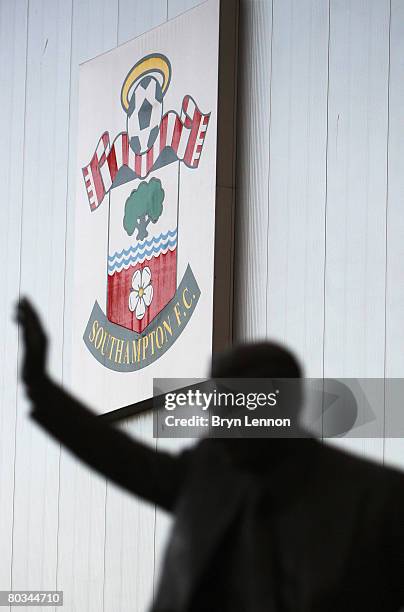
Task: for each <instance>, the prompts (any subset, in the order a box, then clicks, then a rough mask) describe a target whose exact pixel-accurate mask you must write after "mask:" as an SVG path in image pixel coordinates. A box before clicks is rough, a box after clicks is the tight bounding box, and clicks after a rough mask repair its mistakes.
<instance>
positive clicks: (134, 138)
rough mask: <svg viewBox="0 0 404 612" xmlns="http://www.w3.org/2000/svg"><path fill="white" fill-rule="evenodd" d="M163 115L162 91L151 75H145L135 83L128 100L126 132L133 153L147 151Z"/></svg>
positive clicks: (155, 135)
mask: <svg viewBox="0 0 404 612" xmlns="http://www.w3.org/2000/svg"><path fill="white" fill-rule="evenodd" d="M162 115H163V92H162V89H161V86H160V83H159V82H158V81H157V79H156V78H155V77H153V76H150V75H146V76H144V77H143V78H142V79H141V81H140V82H139V83H138V84H137V85H136V87H135V89H134V90H133V93H132V96H131V98H130V101H129V107H128V119H127V132H128V136H129V144H130V147H131V149H132V150H133V151H134V153H137V154H140V153H145V152H146V151H148V150H149V149H150V148H151V147H152V146H153V143H154V141H155V140H156V138H157V135H158V132H159V127H160V123H161V117H162Z"/></svg>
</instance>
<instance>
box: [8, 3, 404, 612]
mask: <svg viewBox="0 0 404 612" xmlns="http://www.w3.org/2000/svg"><path fill="white" fill-rule="evenodd" d="M197 3H198V2H197V1H196V0H193V1H192V0H151V1H150V2H144V0H1V2H0V99H1V109H2V113H1V114H0V134H1V136H2V147H1V149H0V179H1V184H2V193H3V198H2V204H1V206H0V256H1V262H2V276H1V279H2V283H1V285H2V299H1V301H0V337H1V339H2V342H1V347H0V377H1V379H0V402H1V403H0V440H1V445H0V507H1V509H2V511H1V512H0V545H1V551H2V554H1V556H0V589H8V588H14V589H45V588H47V589H51V588H59V589H64V591H65V601H66V604H65V607H66V609H68V610H69V611H70V610H71V611H80V612H84V611H86V612H91V611H93V610H94V611H97V612H99V611H100V610H104V611H105V612H114V611H116V612H118V611H119V612H126V611H128V612H129V610H135V611H136V612H138V611H139V612H141V611H142V610H145V609H146V607H147V603H148V602H149V601H150V598H151V595H152V591H153V583H154V580H155V576H156V572H157V567H158V562H159V558H160V551H161V547H162V542H163V540H164V537H165V534H166V531H167V526H168V523H167V520H166V519H165V518H164V517H163V516H162V515H161V514H160V513H156V511H155V509H154V508H153V507H151V506H147V505H146V504H143V503H141V502H138V501H136V500H135V499H133V498H132V497H130V496H129V495H126V494H124V493H123V492H121V491H120V490H118V489H117V488H116V487H114V486H113V485H111V484H110V483H106V482H105V481H104V480H103V479H102V478H99V477H98V476H95V475H94V474H92V473H91V472H89V471H87V469H85V468H83V466H82V465H81V464H79V463H78V462H76V461H75V460H74V459H73V458H72V457H71V456H70V455H69V454H68V453H66V452H65V451H61V449H60V447H59V445H57V444H55V443H54V442H53V441H52V440H49V439H48V438H47V436H46V435H45V434H44V433H42V432H41V431H40V430H39V429H38V428H36V427H33V426H32V423H31V422H30V421H29V419H28V418H27V402H26V400H25V398H24V396H23V394H22V392H21V390H20V388H19V387H18V386H17V362H18V358H19V349H20V342H19V337H18V334H17V329H16V327H15V325H14V324H13V323H12V321H11V316H12V307H13V305H14V303H15V301H16V299H17V297H18V295H20V294H25V295H29V296H30V297H32V298H33V300H34V301H35V302H36V303H37V304H38V305H39V306H40V309H41V312H42V313H43V316H44V319H45V320H46V323H47V326H48V329H49V331H50V335H51V337H52V371H53V373H54V375H55V376H56V377H58V378H59V379H61V378H63V377H64V378H66V379H67V377H68V373H69V352H68V346H69V343H68V342H67V341H66V342H65V339H66V340H67V339H68V338H69V333H70V322H71V277H72V260H73V258H72V253H73V248H74V235H73V209H74V198H73V194H74V183H75V176H74V174H75V170H76V168H75V146H76V136H77V134H76V119H77V78H78V65H79V63H80V62H83V61H85V60H88V59H90V58H92V57H94V56H96V55H98V54H99V53H102V52H103V51H106V50H108V49H111V48H113V47H115V46H117V45H119V44H121V43H123V42H125V41H126V40H128V39H130V38H132V37H134V36H136V35H138V34H140V33H141V32H143V31H146V30H148V29H150V28H151V27H153V26H156V25H158V24H160V23H163V22H164V21H166V20H167V19H170V18H172V17H175V16H176V15H177V14H179V13H180V12H182V11H184V10H186V9H188V8H190V7H191V6H192V5H195V4H197ZM241 5H242V7H241V9H242V15H241V25H242V37H241V50H240V70H241V71H240V96H239V154H238V176H239V180H238V191H239V195H238V210H237V236H236V257H237V261H236V292H235V302H236V338H238V339H249V338H258V337H265V336H266V337H271V338H278V339H281V340H283V341H285V342H287V343H288V344H289V345H291V346H292V348H294V349H295V350H296V351H297V352H298V354H299V355H300V356H301V357H302V358H303V360H304V362H305V364H306V372H307V374H308V375H311V376H321V375H323V374H324V375H326V376H363V377H365V376H374V377H382V376H384V375H387V376H397V377H398V376H403V375H404V358H403V356H402V355H403V351H402V346H403V343H404V318H403V315H402V313H403V312H404V283H403V281H402V274H403V264H402V262H403V260H404V246H403V245H404V239H403V238H404V215H403V212H402V211H403V206H402V203H403V201H404V178H403V177H404V173H403V171H402V168H403V167H404V145H403V143H404V138H403V136H404V133H403V132H404V123H403V121H402V104H403V103H402V101H403V99H404V78H403V77H404V30H403V28H404V26H403V24H404V4H403V2H402V1H401V0H391V3H390V2H389V0H330V2H328V0H273V1H272V0H262V1H258V0H255V1H254V0H249V1H248V0H242V2H241ZM150 425H151V424H150V418H148V417H142V418H141V419H137V420H134V421H131V422H127V423H125V424H123V426H124V427H125V428H127V430H129V431H130V432H133V433H134V434H136V435H143V436H146V437H148V438H149V439H150V441H151V430H150ZM351 447H352V448H354V450H356V451H357V452H360V453H365V454H370V455H372V456H375V457H377V458H378V459H379V460H385V461H394V462H397V463H399V464H403V465H404V452H403V451H402V448H401V445H400V444H399V441H397V440H369V439H363V440H355V443H354V444H353V443H352V442H351ZM46 609H49V608H46Z"/></svg>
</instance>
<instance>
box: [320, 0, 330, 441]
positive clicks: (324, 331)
mask: <svg viewBox="0 0 404 612" xmlns="http://www.w3.org/2000/svg"><path fill="white" fill-rule="evenodd" d="M330 47H331V0H328V45H327V112H326V124H327V125H326V137H325V194H324V195H325V200H324V270H323V355H322V370H323V371H322V378H323V379H324V374H325V336H326V280H327V205H328V147H329V140H328V134H329V109H330ZM323 408H324V407H323ZM321 413H322V415H323V413H324V410H322V411H321ZM321 439H324V419H323V416H322V417H321Z"/></svg>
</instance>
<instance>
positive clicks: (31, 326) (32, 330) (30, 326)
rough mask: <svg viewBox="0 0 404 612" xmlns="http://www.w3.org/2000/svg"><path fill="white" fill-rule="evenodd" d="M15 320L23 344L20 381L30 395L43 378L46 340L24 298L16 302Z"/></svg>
mask: <svg viewBox="0 0 404 612" xmlns="http://www.w3.org/2000/svg"><path fill="white" fill-rule="evenodd" d="M15 318H16V321H17V322H18V323H19V325H20V326H21V331H22V338H23V343H24V358H23V366H22V380H23V381H24V383H25V384H26V386H27V391H28V394H29V395H31V393H30V391H31V392H32V389H33V387H35V386H36V385H39V384H40V383H41V382H42V381H43V380H44V377H45V373H46V360H47V352H48V339H47V337H46V334H45V331H44V329H43V327H42V324H41V321H40V319H39V316H38V314H37V312H36V311H35V309H34V307H33V306H32V305H31V303H30V302H29V301H28V300H27V299H26V298H22V299H21V300H20V301H19V302H18V304H17V307H16V317H15Z"/></svg>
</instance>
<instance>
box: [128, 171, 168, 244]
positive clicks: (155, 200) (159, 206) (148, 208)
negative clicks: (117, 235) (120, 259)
mask: <svg viewBox="0 0 404 612" xmlns="http://www.w3.org/2000/svg"><path fill="white" fill-rule="evenodd" d="M163 201H164V189H163V188H162V186H161V181H160V179H157V178H152V179H150V181H149V182H147V181H142V182H141V183H140V185H139V187H138V188H137V189H134V190H133V191H132V192H131V194H130V196H129V197H128V199H127V200H126V202H125V215H124V218H123V227H124V229H125V231H126V233H127V234H128V235H129V236H132V234H133V232H134V231H135V229H136V230H137V234H136V240H144V239H145V238H147V236H148V235H149V233H148V231H147V226H148V225H149V223H150V222H151V223H157V221H158V220H159V218H160V216H161V213H162V212H163Z"/></svg>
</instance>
